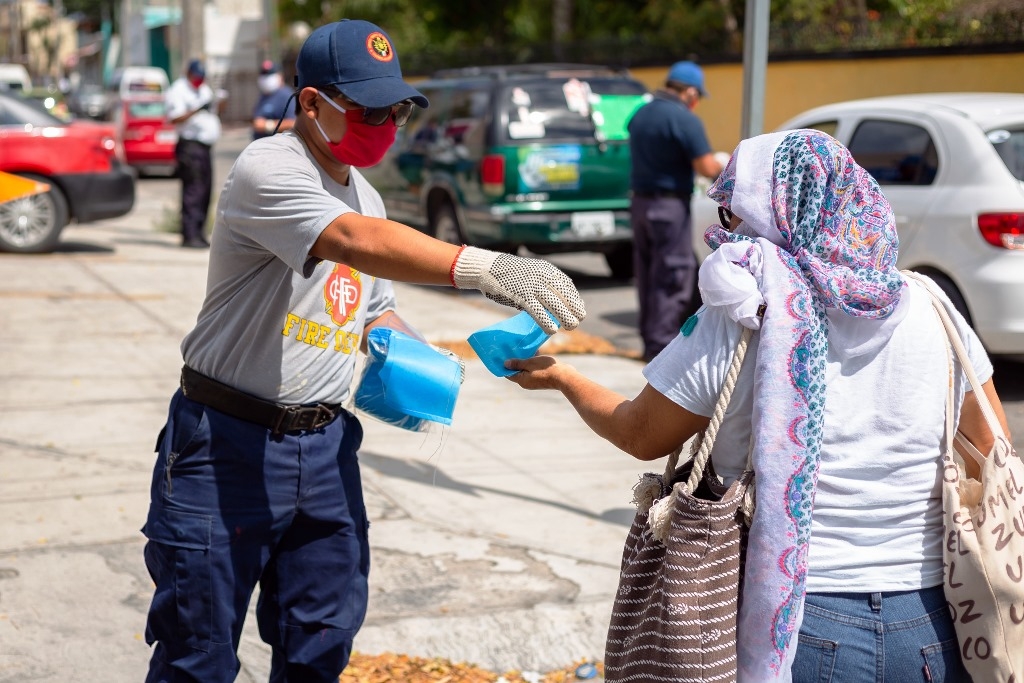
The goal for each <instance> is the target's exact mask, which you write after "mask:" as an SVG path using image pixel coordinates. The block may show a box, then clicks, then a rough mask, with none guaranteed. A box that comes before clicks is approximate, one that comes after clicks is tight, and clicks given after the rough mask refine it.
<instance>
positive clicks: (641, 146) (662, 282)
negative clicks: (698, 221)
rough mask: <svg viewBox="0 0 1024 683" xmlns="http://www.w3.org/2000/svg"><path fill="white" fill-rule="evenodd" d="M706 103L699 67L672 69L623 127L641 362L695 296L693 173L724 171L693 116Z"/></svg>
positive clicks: (669, 334) (662, 342)
mask: <svg viewBox="0 0 1024 683" xmlns="http://www.w3.org/2000/svg"><path fill="white" fill-rule="evenodd" d="M707 96H708V93H707V90H706V89H705V88H704V72H703V71H702V70H701V68H700V67H699V66H697V65H696V64H694V63H693V62H676V63H675V64H673V65H672V67H671V68H670V69H669V72H668V78H667V79H666V82H665V87H664V88H663V89H661V90H659V91H658V92H656V93H655V94H654V99H652V100H651V101H650V102H648V103H647V104H645V105H644V106H642V107H641V108H640V109H638V110H637V112H636V113H635V114H634V115H633V118H632V119H630V121H629V124H628V128H629V149H630V153H631V159H632V173H631V187H632V190H633V197H632V200H631V202H630V217H631V218H630V222H631V224H632V227H633V266H634V267H633V270H634V273H635V277H636V289H637V297H638V299H639V309H640V311H639V318H640V320H639V327H640V337H641V339H642V340H643V344H644V351H643V358H644V360H645V361H649V360H651V359H652V358H654V357H655V356H656V355H658V353H660V352H661V350H662V349H664V348H665V347H666V346H668V343H669V342H670V341H672V340H673V339H674V338H675V336H676V335H677V334H678V333H679V326H680V325H681V324H682V322H683V319H684V318H685V317H686V315H687V313H688V312H690V309H691V303H692V299H693V298H694V297H695V294H696V284H697V260H696V258H695V256H694V254H693V244H692V242H691V240H692V237H691V225H690V197H691V195H692V194H693V179H694V176H693V174H694V172H697V173H700V174H701V175H703V176H707V177H709V178H715V177H717V176H718V174H719V173H721V172H722V164H721V163H720V162H719V161H718V160H717V159H716V158H715V155H714V154H713V153H712V151H711V145H710V144H709V143H708V138H707V135H706V134H705V132H704V124H703V123H701V120H700V119H699V118H697V115H696V114H694V113H693V110H694V109H695V108H696V107H697V103H698V102H700V99H701V98H702V97H707Z"/></svg>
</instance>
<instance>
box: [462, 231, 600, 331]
mask: <svg viewBox="0 0 1024 683" xmlns="http://www.w3.org/2000/svg"><path fill="white" fill-rule="evenodd" d="M452 283H453V284H454V285H455V286H456V287H458V288H459V289H478V290H480V291H481V292H483V293H484V295H485V296H486V297H487V298H488V299H490V300H491V301H497V302H498V303H499V304H502V305H504V306H511V307H512V308H516V309H519V310H520V311H526V312H527V313H529V314H530V315H531V316H532V317H533V319H534V320H536V321H537V324H538V325H540V326H541V328H543V330H544V331H545V332H547V333H548V334H554V333H555V332H556V331H557V330H558V327H557V326H556V325H555V323H554V322H552V320H551V317H550V316H549V315H548V312H550V313H551V315H552V316H554V317H555V319H556V320H558V322H559V323H561V325H562V327H563V328H565V329H567V330H573V329H576V328H577V327H578V326H579V324H580V321H581V320H583V318H584V317H585V316H586V315H587V311H586V308H584V306H583V299H582V298H581V297H580V293H579V292H578V291H577V290H576V285H574V284H573V283H572V280H570V279H569V276H568V275H566V274H565V273H563V272H562V271H560V270H559V269H558V268H555V267H554V266H553V265H551V264H550V263H548V262H547V261H542V260H540V259H532V258H522V257H520V256H512V255H511V254H502V253H500V252H496V251H487V250H486V249H477V248H476V247H465V248H464V249H463V250H462V251H461V252H460V253H459V255H458V256H457V257H456V259H455V263H454V268H453V269H452Z"/></svg>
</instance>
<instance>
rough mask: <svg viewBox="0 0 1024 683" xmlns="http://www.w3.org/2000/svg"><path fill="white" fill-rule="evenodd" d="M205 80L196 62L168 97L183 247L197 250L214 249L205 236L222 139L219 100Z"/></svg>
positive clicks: (171, 89) (194, 60) (189, 65)
mask: <svg viewBox="0 0 1024 683" xmlns="http://www.w3.org/2000/svg"><path fill="white" fill-rule="evenodd" d="M205 80H206V69H205V67H204V66H203V63H202V62H201V61H199V60H198V59H193V60H192V61H191V62H189V64H188V68H187V70H186V72H185V75H184V76H182V77H181V78H179V79H178V80H176V81H174V83H172V84H171V87H170V88H169V89H168V90H167V95H166V96H165V99H166V102H167V118H168V120H170V122H171V123H173V124H174V125H175V126H176V127H177V129H178V144H177V146H176V147H175V148H174V156H175V158H176V159H177V161H178V177H179V178H181V237H182V241H181V246H183V247H189V248H193V249H206V248H208V247H209V246H210V243H209V242H207V241H206V237H205V235H204V234H203V232H204V227H205V225H206V216H207V214H208V213H209V210H210V198H211V196H212V194H213V162H212V159H211V155H210V151H211V149H212V147H213V144H214V143H215V142H217V139H218V138H219V137H220V119H219V118H217V113H216V109H217V102H216V98H215V96H214V93H213V90H212V89H211V88H210V86H209V85H207V84H206V83H205Z"/></svg>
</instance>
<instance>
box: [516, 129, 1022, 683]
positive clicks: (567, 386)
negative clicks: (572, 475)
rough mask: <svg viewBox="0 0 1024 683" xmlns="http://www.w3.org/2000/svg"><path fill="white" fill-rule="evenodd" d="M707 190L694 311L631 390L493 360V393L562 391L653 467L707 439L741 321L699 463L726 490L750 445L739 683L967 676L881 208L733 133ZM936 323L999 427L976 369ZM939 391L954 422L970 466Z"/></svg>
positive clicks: (979, 439) (843, 153) (930, 376)
mask: <svg viewBox="0 0 1024 683" xmlns="http://www.w3.org/2000/svg"><path fill="white" fill-rule="evenodd" d="M708 196H709V197H711V198H712V199H714V200H715V201H716V202H718V204H719V205H720V206H721V207H722V210H721V211H720V215H721V217H722V219H723V225H722V226H712V227H710V228H708V230H707V231H706V233H705V240H706V241H707V243H708V244H709V246H711V247H712V248H713V249H714V252H713V253H712V254H711V256H710V257H709V258H708V259H707V260H705V262H704V263H703V264H702V266H701V269H700V276H699V283H700V289H701V294H702V296H703V299H704V302H705V305H704V307H703V308H702V309H701V310H700V311H698V312H697V314H695V315H694V316H693V317H691V318H690V319H689V320H688V321H687V322H686V323H685V324H684V325H683V327H682V330H681V333H680V335H679V336H678V337H676V339H675V340H674V341H673V342H672V343H671V344H670V345H669V346H668V347H667V348H666V349H665V350H664V351H663V352H662V353H661V354H659V355H658V356H657V357H656V358H655V359H654V360H653V361H652V362H651V363H650V364H649V365H647V366H646V368H645V369H644V376H645V377H646V378H647V381H648V384H647V386H645V387H644V389H643V390H642V391H641V392H640V393H639V394H638V395H637V396H636V398H634V399H632V400H627V399H625V398H624V397H622V396H620V395H619V394H617V393H615V392H613V391H611V390H609V389H607V388H605V387H603V386H601V385H599V384H597V383H596V382H593V381H591V380H590V379H587V378H586V377H584V376H582V375H581V374H580V373H578V372H577V371H576V370H575V369H574V368H572V366H570V365H566V364H563V363H559V362H557V361H556V360H555V359H553V358H550V357H543V356H541V357H535V358H531V359H528V360H517V361H509V362H508V364H507V365H508V367H509V368H510V369H514V370H518V371H520V372H518V373H517V374H516V375H513V376H512V377H510V379H511V380H512V381H514V382H516V383H517V384H519V385H521V386H523V387H524V388H527V389H556V390H558V391H560V392H561V393H563V394H564V395H565V396H566V398H567V399H568V400H569V401H570V403H571V404H572V406H573V407H574V408H575V409H576V411H577V412H578V413H579V414H580V416H581V417H582V418H583V420H584V421H585V422H586V423H587V424H588V425H589V426H590V427H591V429H593V430H594V431H595V432H596V433H597V434H598V435H599V436H602V437H604V438H605V439H608V440H609V441H610V442H611V443H613V444H614V445H616V446H617V447H619V448H621V449H622V450H624V451H625V452H627V453H629V454H631V455H633V456H634V457H636V458H638V459H640V460H653V459H655V458H659V457H662V456H665V455H667V454H669V453H671V452H673V451H674V450H675V449H677V448H678V447H679V446H680V445H681V444H682V443H684V442H685V441H686V440H687V439H688V438H690V437H691V436H693V435H694V434H696V433H697V432H699V431H701V430H703V429H704V428H705V427H706V426H707V425H708V422H709V417H710V416H711V414H712V410H713V407H714V405H715V402H716V399H717V398H718V395H719V392H720V391H721V388H722V385H723V382H724V380H725V375H726V372H727V369H728V365H729V361H730V358H731V356H732V353H733V350H734V349H735V348H736V344H737V341H738V340H739V338H740V336H741V333H742V329H743V327H747V328H751V329H753V330H755V331H756V332H755V334H754V336H753V338H752V339H751V342H750V346H749V349H748V351H747V355H746V357H745V360H744V363H743V366H742V368H741V371H740V374H739V376H738V378H737V380H736V387H735V390H734V393H733V395H732V399H731V402H730V403H729V407H728V410H727V411H726V413H725V416H724V420H723V423H722V425H721V428H720V430H719V433H718V438H717V440H716V441H715V444H714V448H713V450H712V452H711V459H712V463H713V466H714V470H715V472H716V473H717V474H718V475H719V476H721V477H722V478H723V479H724V481H725V483H727V484H728V483H731V482H732V481H733V480H735V478H736V477H737V476H739V474H740V473H741V472H742V471H743V469H744V465H745V463H746V460H747V454H748V451H750V453H751V462H752V463H753V468H754V472H755V481H756V485H757V486H756V504H757V507H756V513H755V515H754V518H753V522H752V525H751V528H750V535H749V544H748V548H747V554H746V563H745V573H744V579H743V586H742V595H743V598H742V603H741V607H740V612H739V615H738V627H737V630H738V639H737V653H738V655H737V656H738V663H737V668H738V678H739V680H740V681H756V682H758V683H760V682H762V681H788V680H794V681H811V680H814V681H818V680H831V681H857V682H860V681H876V680H878V681H882V680H886V681H912V680H928V681H961V680H969V679H968V677H967V674H966V672H965V670H964V669H963V665H962V663H961V661H960V655H959V649H958V646H957V640H956V634H955V632H954V629H953V623H952V621H951V617H950V615H949V612H948V610H947V607H946V600H945V597H944V594H943V587H942V582H943V574H942V571H943V569H942V534H943V526H942V499H941V490H940V476H939V471H940V468H939V463H940V460H941V456H942V453H943V434H944V426H945V401H946V396H947V385H948V377H949V369H948V368H949V366H948V363H949V361H948V356H947V352H946V345H947V343H948V342H947V337H946V334H945V332H944V331H943V329H942V326H941V324H940V322H939V320H938V318H937V316H936V315H935V313H934V311H933V310H932V308H931V299H930V297H929V294H928V291H927V290H926V289H925V288H924V286H923V285H921V284H920V283H918V282H916V281H913V280H908V279H904V278H903V276H902V275H901V274H900V272H899V270H898V269H897V268H896V257H897V248H898V240H897V237H896V229H895V220H894V216H893V213H892V209H891V208H890V206H889V204H888V202H887V201H886V200H885V198H884V197H883V196H882V193H881V191H880V190H879V188H878V185H877V183H876V182H875V181H874V179H873V178H872V177H871V176H870V175H869V174H868V173H867V172H866V171H865V170H864V169H863V168H861V167H860V166H858V165H857V163H856V162H855V161H854V160H853V157H852V156H851V155H850V153H849V151H848V150H847V149H846V148H845V147H843V146H842V145H841V144H840V143H839V142H837V141H836V140H834V139H833V138H831V137H830V136H828V135H826V134H824V133H821V132H818V131H813V130H798V131H784V132H781V133H772V134H768V135H761V136H758V137H755V138H751V139H748V140H744V141H743V142H741V143H740V144H739V146H738V147H737V148H736V151H735V152H734V153H733V155H732V158H731V159H730V161H729V164H728V165H727V166H726V168H725V170H724V171H723V172H722V174H721V176H720V177H719V178H718V179H717V180H716V181H715V183H714V184H713V185H712V187H711V189H710V190H709V191H708ZM944 304H945V305H946V307H947V309H952V306H951V304H949V302H948V300H947V301H944ZM954 320H955V322H956V325H957V326H958V328H959V332H960V335H961V337H962V338H963V340H964V343H965V345H966V347H967V349H968V352H969V356H970V359H971V363H972V365H973V366H974V369H975V371H976V372H977V374H978V376H979V378H980V379H981V381H982V382H983V386H984V389H985V392H986V395H987V396H988V397H989V398H990V399H991V401H992V404H993V405H994V407H995V408H996V412H997V414H998V416H999V419H1000V421H1001V422H1002V424H1003V428H1004V430H1006V429H1007V427H1006V418H1005V415H1004V413H1003V410H1002V407H1001V404H1000V402H999V398H998V396H997V395H996V393H995V389H994V386H993V383H992V379H991V377H992V365H991V363H990V362H989V359H988V357H987V356H986V354H985V351H984V349H983V348H982V345H981V342H980V340H979V339H978V338H977V336H976V335H975V334H974V332H973V331H972V330H971V329H970V327H969V326H968V325H967V324H966V322H965V321H964V320H963V318H962V317H960V316H959V315H956V314H955V312H954ZM956 377H957V378H958V379H957V382H956V393H955V395H956V398H957V404H956V406H955V407H954V410H955V411H958V412H959V415H960V421H959V428H960V430H961V431H963V432H964V433H965V435H966V436H968V437H969V438H970V439H971V440H972V441H973V442H974V443H975V444H976V445H978V446H979V447H980V448H981V450H982V451H983V452H987V450H988V448H989V447H990V446H991V443H992V436H991V434H990V433H989V430H988V428H987V427H986V426H985V422H984V418H983V416H982V414H981V411H980V409H979V407H978V403H977V401H976V400H975V399H974V397H973V394H972V393H971V392H970V391H969V389H970V386H969V385H967V383H966V380H965V378H964V376H963V373H962V370H961V369H960V368H959V366H957V368H956ZM965 385H967V386H966V387H965ZM954 414H956V412H955V413H954ZM1007 433H1009V432H1008V430H1007ZM795 636H797V637H795ZM822 671H826V672H827V671H831V672H832V674H831V676H832V677H831V678H826V679H822V678H821V677H820V676H821V672H822Z"/></svg>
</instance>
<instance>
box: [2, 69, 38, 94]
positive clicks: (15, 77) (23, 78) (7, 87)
mask: <svg viewBox="0 0 1024 683" xmlns="http://www.w3.org/2000/svg"><path fill="white" fill-rule="evenodd" d="M31 89H32V79H31V78H30V77H29V75H28V69H26V68H25V67H24V65H22V64H8V63H6V62H5V63H0V92H28V91H29V90H31Z"/></svg>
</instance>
